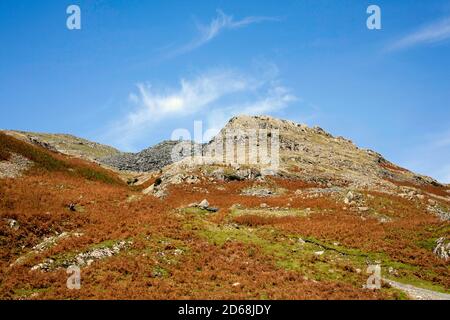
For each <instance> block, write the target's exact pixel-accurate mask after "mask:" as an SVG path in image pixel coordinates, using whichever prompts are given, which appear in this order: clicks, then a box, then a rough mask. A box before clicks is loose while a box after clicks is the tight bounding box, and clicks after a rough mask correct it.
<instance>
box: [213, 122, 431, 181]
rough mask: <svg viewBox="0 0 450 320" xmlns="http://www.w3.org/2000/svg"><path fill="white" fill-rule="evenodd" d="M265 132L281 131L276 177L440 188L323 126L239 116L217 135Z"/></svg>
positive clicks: (423, 177) (241, 139)
mask: <svg viewBox="0 0 450 320" xmlns="http://www.w3.org/2000/svg"><path fill="white" fill-rule="evenodd" d="M262 129H263V130H267V132H268V134H269V135H270V134H271V132H272V131H276V132H278V136H279V168H278V170H277V172H276V174H278V175H281V176H282V175H286V174H287V175H292V173H294V172H295V171H298V172H299V174H298V175H301V177H302V179H307V180H311V182H316V183H323V184H326V183H328V182H330V183H333V182H338V183H340V184H351V185H352V186H354V187H356V188H361V187H366V186H373V185H376V184H385V183H386V182H387V181H386V179H392V180H398V181H403V182H407V183H414V184H434V185H438V183H437V182H436V181H435V180H433V179H432V178H429V177H425V176H421V175H417V174H414V173H413V172H410V171H408V170H406V169H403V168H401V167H398V166H396V165H395V164H393V163H391V162H389V161H387V160H386V159H384V158H383V157H382V156H381V155H380V154H378V153H376V152H374V151H371V150H366V149H360V148H358V147H357V146H356V145H354V144H353V142H351V141H350V140H347V139H345V138H342V137H333V136H332V135H331V134H329V133H327V132H325V130H323V129H322V128H320V127H313V128H310V127H308V126H306V125H303V124H298V123H295V122H292V121H288V120H281V119H276V118H273V117H269V116H238V117H234V118H232V119H231V120H230V121H229V122H228V124H227V125H226V126H225V127H224V128H223V129H222V131H221V132H220V133H219V135H218V136H220V135H222V136H223V135H224V134H225V132H227V131H235V132H239V131H241V132H250V131H251V130H259V131H260V130H262ZM214 139H217V137H216V138H214ZM236 139H238V141H237V143H239V144H241V145H247V144H248V139H246V137H245V136H244V138H242V137H236ZM209 145H211V143H210V144H209Z"/></svg>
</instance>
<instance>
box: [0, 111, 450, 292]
mask: <svg viewBox="0 0 450 320" xmlns="http://www.w3.org/2000/svg"><path fill="white" fill-rule="evenodd" d="M255 127H256V128H276V129H278V130H279V131H280V139H281V146H280V147H281V148H280V156H281V159H282V160H281V161H280V167H279V170H277V171H276V172H268V171H267V170H265V168H264V166H262V165H250V164H229V163H228V164H227V163H225V164H224V163H219V162H217V161H211V159H210V157H207V156H206V153H203V156H201V157H200V159H198V157H196V158H189V157H187V158H184V159H183V160H181V161H178V162H176V163H170V161H168V162H167V163H168V165H165V166H164V167H162V168H158V170H156V171H153V172H144V173H142V172H141V173H133V172H130V171H129V170H128V169H130V168H133V169H135V168H137V167H138V166H141V165H142V163H139V162H137V159H139V158H141V156H142V159H144V158H145V157H147V158H145V159H147V160H148V161H149V162H150V163H151V164H150V165H149V166H148V167H142V166H141V167H140V168H141V169H139V170H141V171H148V170H154V168H156V167H153V165H154V164H155V163H159V162H158V161H159V160H158V159H156V162H151V161H152V160H151V159H155V158H154V156H156V153H155V149H150V150H147V151H145V152H143V153H141V154H140V155H139V156H131V158H128V156H130V155H128V156H123V155H120V157H117V158H116V160H117V161H119V162H120V163H122V161H125V162H127V161H128V160H127V159H130V160H129V161H130V163H129V165H130V166H128V164H124V165H125V167H122V169H127V171H123V170H122V171H121V170H119V169H120V166H122V164H120V165H119V164H115V163H114V162H110V163H109V165H110V166H111V165H113V166H116V167H117V168H116V170H114V171H111V170H108V169H105V168H103V167H101V166H99V165H97V164H96V163H93V162H88V161H84V160H80V159H78V157H75V158H74V157H73V156H70V157H69V156H67V155H64V154H62V152H57V151H56V150H53V149H52V148H51V147H50V146H48V145H42V144H36V143H33V142H31V141H28V140H17V139H15V138H13V137H12V136H11V135H5V134H2V133H0V163H3V164H5V163H8V164H7V166H8V165H9V166H10V165H11V163H14V162H17V161H16V160H15V159H17V157H21V159H26V161H27V165H26V166H21V167H20V170H18V171H15V172H16V173H18V174H15V175H11V174H6V173H5V172H10V171H6V170H5V169H4V168H3V167H0V172H2V173H3V175H2V176H0V297H1V298H4V299H55V298H56V299H93V298H100V299H101V298H115V299H121V298H122V299H133V298H139V299H141V298H146V299H211V298H222V299H448V294H449V293H450V259H449V256H450V247H449V238H450V236H449V235H450V229H449V228H450V221H449V216H450V188H449V186H446V185H442V184H440V183H438V182H437V181H435V180H433V179H431V178H428V177H424V176H421V175H418V174H415V173H412V172H410V171H408V170H406V169H403V168H400V167H398V166H396V165H395V164H392V163H390V162H389V161H387V160H385V159H384V158H383V157H382V156H381V155H379V154H377V153H375V152H373V151H368V150H363V149H359V148H358V147H356V146H355V145H354V144H353V143H351V142H350V141H348V140H346V139H344V138H335V137H333V136H331V135H330V134H328V133H326V132H324V131H323V130H321V129H319V128H308V127H306V126H303V125H298V124H295V123H292V122H289V121H284V120H279V119H273V118H267V117H238V118H234V119H232V120H231V121H230V123H229V124H228V125H227V127H226V128H239V129H245V128H255ZM216 138H217V137H216ZM236 139H237V140H238V141H239V139H241V138H239V137H237V138H236ZM25 141H26V142H25ZM240 143H241V144H242V143H243V144H245V143H246V139H245V137H244V138H243V140H241V141H240ZM167 145H168V144H163V145H162V148H160V149H159V151H160V152H158V157H161V155H163V156H164V157H166V156H167V154H168V152H167V149H168V148H165V147H166V146H167ZM211 145H212V143H209V144H208V145H206V146H205V147H204V148H203V152H206V151H207V148H208V147H210V146H211ZM160 147H161V146H160ZM165 159H166V160H167V159H168V158H167V157H166V158H165ZM144 162H145V161H144ZM152 163H153V164H152ZM135 166H136V167H135ZM158 166H159V165H158ZM124 176H125V177H126V179H125V181H124V179H123V177H124ZM128 179H131V182H130V181H128ZM133 179H134V180H133ZM127 181H128V182H130V183H127ZM30 190H32V192H30ZM73 265H75V266H78V267H80V268H81V288H80V289H79V290H70V289H68V288H67V286H66V281H67V277H68V275H67V273H66V271H67V267H69V266H73ZM373 265H380V267H381V276H382V278H383V279H384V280H383V281H381V288H379V289H368V288H367V280H368V278H369V276H370V275H371V274H370V272H369V273H368V270H369V269H368V267H370V266H373Z"/></svg>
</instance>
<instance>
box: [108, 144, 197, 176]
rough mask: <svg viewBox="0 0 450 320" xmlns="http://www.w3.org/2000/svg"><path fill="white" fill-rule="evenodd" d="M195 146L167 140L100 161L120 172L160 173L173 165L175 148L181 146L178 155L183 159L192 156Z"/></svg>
mask: <svg viewBox="0 0 450 320" xmlns="http://www.w3.org/2000/svg"><path fill="white" fill-rule="evenodd" d="M195 145H196V144H195V143H193V142H191V141H171V140H166V141H163V142H160V143H158V144H157V145H155V146H153V147H150V148H147V149H144V150H142V151H140V152H137V153H119V154H115V155H111V156H107V157H103V158H101V159H99V160H100V162H101V163H103V164H106V165H109V166H111V167H113V168H117V169H119V170H129V171H136V172H149V171H158V170H160V169H162V168H164V167H165V166H167V165H169V164H171V163H173V160H172V150H173V148H174V147H175V146H181V147H180V148H179V153H178V155H180V158H183V157H184V156H188V155H191V154H192V152H193V150H192V149H193V147H194V146H195ZM199 147H201V146H199ZM178 155H177V156H178Z"/></svg>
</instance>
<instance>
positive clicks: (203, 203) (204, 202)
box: [197, 199, 209, 209]
mask: <svg viewBox="0 0 450 320" xmlns="http://www.w3.org/2000/svg"><path fill="white" fill-rule="evenodd" d="M197 207H199V208H201V209H206V208H208V207H209V202H208V200H206V199H203V200H202V201H201V202H200V203H199V204H198V205H197Z"/></svg>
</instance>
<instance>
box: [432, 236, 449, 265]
mask: <svg viewBox="0 0 450 320" xmlns="http://www.w3.org/2000/svg"><path fill="white" fill-rule="evenodd" d="M433 253H434V254H435V255H437V256H438V257H439V258H441V259H443V260H445V261H447V260H448V259H449V257H450V240H449V239H447V238H445V237H441V238H439V239H437V240H436V247H435V248H434V250H433Z"/></svg>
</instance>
